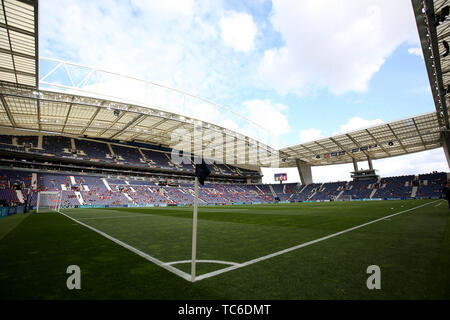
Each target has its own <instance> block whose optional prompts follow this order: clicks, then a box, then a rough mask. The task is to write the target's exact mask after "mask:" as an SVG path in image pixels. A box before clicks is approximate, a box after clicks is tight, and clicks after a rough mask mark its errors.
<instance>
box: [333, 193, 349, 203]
mask: <svg viewBox="0 0 450 320" xmlns="http://www.w3.org/2000/svg"><path fill="white" fill-rule="evenodd" d="M335 201H352V196H351V195H349V194H343V195H341V196H340V197H339V198H337V199H335Z"/></svg>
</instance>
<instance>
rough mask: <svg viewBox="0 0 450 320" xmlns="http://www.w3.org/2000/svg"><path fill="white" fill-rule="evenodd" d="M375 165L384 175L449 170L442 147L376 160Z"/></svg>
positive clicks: (381, 174)
mask: <svg viewBox="0 0 450 320" xmlns="http://www.w3.org/2000/svg"><path fill="white" fill-rule="evenodd" d="M373 166H374V168H375V169H378V170H379V174H380V176H382V177H389V176H398V175H409V174H421V173H430V172H432V171H445V172H448V171H449V168H448V165H447V161H446V158H445V154H444V150H443V149H442V148H438V149H433V150H430V151H424V152H419V153H413V154H409V155H404V156H399V157H393V158H387V159H381V160H375V161H374V162H373Z"/></svg>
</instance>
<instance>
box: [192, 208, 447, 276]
mask: <svg viewBox="0 0 450 320" xmlns="http://www.w3.org/2000/svg"><path fill="white" fill-rule="evenodd" d="M437 201H439V200H436V201H433V202H429V203H425V204H422V205H419V206H417V207H414V208H410V209H406V210H403V211H400V212H397V213H393V214H390V215H388V216H385V217H382V218H378V219H375V220H372V221H369V222H366V223H363V224H360V225H358V226H355V227H352V228H348V229H345V230H342V231H339V232H336V233H333V234H330V235H328V236H325V237H322V238H319V239H316V240H312V241H309V242H305V243H302V244H299V245H297V246H294V247H290V248H287V249H284V250H281V251H277V252H274V253H271V254H268V255H265V256H262V257H259V258H256V259H252V260H249V261H246V262H243V263H239V264H237V265H234V266H230V267H228V268H224V269H219V270H216V271H213V272H209V273H205V274H202V275H200V276H198V277H196V278H195V281H199V280H203V279H207V278H211V277H214V276H217V275H219V274H221V273H225V272H228V271H231V270H236V269H239V268H242V267H246V266H248V265H251V264H254V263H257V262H260V261H263V260H267V259H270V258H273V257H276V256H279V255H282V254H285V253H288V252H291V251H294V250H297V249H300V248H304V247H306V246H309V245H312V244H314V243H317V242H320V241H323V240H327V239H330V238H334V237H337V236H339V235H341V234H344V233H347V232H350V231H353V230H356V229H359V228H362V227H365V226H367V225H369V224H372V223H375V222H378V221H382V220H385V219H388V218H391V217H394V216H396V215H399V214H402V213H405V212H408V211H411V210H415V209H418V208H421V207H424V206H427V205H429V204H432V203H435V202H437Z"/></svg>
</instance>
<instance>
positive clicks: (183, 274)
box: [58, 211, 191, 281]
mask: <svg viewBox="0 0 450 320" xmlns="http://www.w3.org/2000/svg"><path fill="white" fill-rule="evenodd" d="M58 212H59V213H60V214H62V215H63V216H65V217H67V218H69V219H70V220H72V221H75V222H76V223H79V224H81V225H82V226H84V227H86V228H88V229H90V230H92V231H94V232H97V233H98V234H100V235H102V236H103V237H105V238H107V239H109V240H111V241H113V242H115V243H117V244H118V245H120V246H122V247H124V248H125V249H128V250H130V251H131V252H133V253H135V254H137V255H139V256H141V257H142V258H144V259H147V260H148V261H150V262H153V263H154V264H156V265H158V266H160V267H162V268H164V269H166V270H168V271H170V272H172V273H174V274H176V275H177V276H179V277H181V278H183V279H185V280H187V281H190V280H191V275H190V274H187V273H186V272H183V271H181V270H179V269H177V268H175V267H172V266H170V265H167V264H166V263H164V262H162V261H161V260H158V259H156V258H154V257H152V256H151V255H148V254H146V253H144V252H142V251H140V250H138V249H136V248H134V247H132V246H130V245H129V244H127V243H125V242H123V241H120V240H118V239H116V238H114V237H111V236H110V235H109V234H106V233H104V232H102V231H100V230H98V229H95V228H94V227H91V226H90V225H87V224H85V223H83V222H81V221H78V220H76V219H74V218H72V217H70V216H68V215H67V214H64V213H62V212H61V211H58Z"/></svg>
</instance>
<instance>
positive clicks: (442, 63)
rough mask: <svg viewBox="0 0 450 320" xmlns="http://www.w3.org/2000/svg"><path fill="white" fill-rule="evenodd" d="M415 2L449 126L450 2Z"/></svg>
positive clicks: (440, 110) (437, 99)
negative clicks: (449, 9)
mask: <svg viewBox="0 0 450 320" xmlns="http://www.w3.org/2000/svg"><path fill="white" fill-rule="evenodd" d="M412 5H413V9H414V15H415V17H416V23H417V29H418V31H419V37H420V42H421V45H422V52H423V57H424V60H425V65H426V67H427V73H428V79H429V81H430V86H431V92H432V94H433V99H434V104H435V107H436V111H437V114H438V117H439V123H440V125H441V126H445V127H446V128H447V129H449V128H450V121H449V117H448V108H447V98H448V94H449V93H450V55H449V52H448V49H446V48H445V45H444V43H445V42H447V45H448V44H450V23H449V16H448V12H447V16H445V14H442V13H444V12H443V10H444V11H445V10H446V9H445V7H447V10H448V7H449V2H448V1H446V0H434V1H433V0H412ZM441 17H442V19H441ZM446 51H447V52H446Z"/></svg>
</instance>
